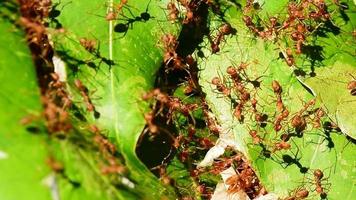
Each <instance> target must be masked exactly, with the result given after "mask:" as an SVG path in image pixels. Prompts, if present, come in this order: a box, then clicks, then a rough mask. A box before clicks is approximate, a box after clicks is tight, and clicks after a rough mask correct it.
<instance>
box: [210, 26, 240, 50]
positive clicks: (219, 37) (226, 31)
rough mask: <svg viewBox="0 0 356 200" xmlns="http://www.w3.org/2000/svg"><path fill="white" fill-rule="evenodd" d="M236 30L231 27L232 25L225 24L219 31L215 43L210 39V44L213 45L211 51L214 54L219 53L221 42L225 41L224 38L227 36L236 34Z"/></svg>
mask: <svg viewBox="0 0 356 200" xmlns="http://www.w3.org/2000/svg"><path fill="white" fill-rule="evenodd" d="M235 32H236V30H235V29H234V28H232V27H231V25H230V24H228V23H225V24H223V25H222V26H221V27H220V28H219V31H218V34H217V36H216V38H215V40H214V41H213V40H212V39H210V43H211V51H212V53H213V54H214V53H217V52H219V51H220V47H219V46H220V43H221V41H222V40H223V39H224V36H227V35H233V34H235Z"/></svg>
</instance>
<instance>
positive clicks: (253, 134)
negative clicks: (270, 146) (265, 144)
mask: <svg viewBox="0 0 356 200" xmlns="http://www.w3.org/2000/svg"><path fill="white" fill-rule="evenodd" d="M248 133H249V134H250V136H251V137H252V140H253V143H254V144H260V143H262V141H263V139H262V138H261V136H259V135H258V133H257V131H256V130H250V131H249V132H248Z"/></svg>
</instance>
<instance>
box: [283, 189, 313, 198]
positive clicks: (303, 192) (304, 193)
mask: <svg viewBox="0 0 356 200" xmlns="http://www.w3.org/2000/svg"><path fill="white" fill-rule="evenodd" d="M308 196H309V191H308V190H307V189H305V188H297V189H296V190H294V191H293V193H292V195H290V196H289V197H287V198H285V199H284V200H302V199H306V198H307V197H308Z"/></svg>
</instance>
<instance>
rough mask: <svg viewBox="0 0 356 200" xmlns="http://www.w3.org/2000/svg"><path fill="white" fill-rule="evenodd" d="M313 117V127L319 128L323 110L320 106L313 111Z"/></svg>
mask: <svg viewBox="0 0 356 200" xmlns="http://www.w3.org/2000/svg"><path fill="white" fill-rule="evenodd" d="M314 115H315V116H314V119H313V127H314V128H320V127H321V122H320V121H321V118H322V117H324V115H325V111H324V110H323V109H322V108H318V109H317V110H316V111H315V113H314Z"/></svg>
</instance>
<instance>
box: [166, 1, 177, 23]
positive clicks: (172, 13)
mask: <svg viewBox="0 0 356 200" xmlns="http://www.w3.org/2000/svg"><path fill="white" fill-rule="evenodd" d="M167 10H168V11H169V14H168V16H169V19H170V20H171V21H172V22H175V21H176V20H177V18H178V15H179V11H178V8H177V7H176V5H175V4H174V3H173V2H172V1H170V2H169V3H168V4H167Z"/></svg>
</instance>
